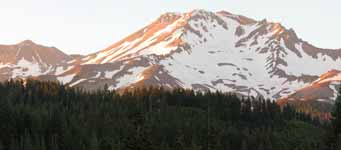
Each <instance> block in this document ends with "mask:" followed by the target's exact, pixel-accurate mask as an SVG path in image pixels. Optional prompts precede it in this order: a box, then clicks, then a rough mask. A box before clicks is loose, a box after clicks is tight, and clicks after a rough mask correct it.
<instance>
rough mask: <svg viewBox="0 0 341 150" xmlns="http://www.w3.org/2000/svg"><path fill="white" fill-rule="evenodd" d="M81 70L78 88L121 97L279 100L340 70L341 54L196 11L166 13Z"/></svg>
mask: <svg viewBox="0 0 341 150" xmlns="http://www.w3.org/2000/svg"><path fill="white" fill-rule="evenodd" d="M80 63H81V67H82V68H84V70H86V71H83V69H81V71H80V72H79V74H80V75H81V76H82V77H79V78H78V79H77V80H74V82H72V83H77V84H79V85H84V86H89V85H93V84H95V85H96V86H97V85H98V84H102V82H100V83H97V81H94V78H96V77H97V78H96V79H100V80H101V81H103V83H107V82H105V81H106V80H110V84H109V85H110V87H111V88H115V89H116V88H123V87H129V86H136V85H160V86H166V87H184V88H193V89H202V90H221V91H233V92H238V93H241V94H244V95H253V96H260V95H263V96H265V97H267V98H271V99H278V98H281V97H283V96H286V95H288V94H291V93H293V92H295V90H296V89H299V88H301V87H303V86H306V85H307V84H310V83H311V82H313V81H314V80H316V79H318V78H319V76H320V75H321V74H323V73H325V72H327V71H329V70H331V69H339V70H341V65H340V64H341V50H328V49H320V48H316V47H314V46H312V45H310V44H309V43H307V42H305V41H303V40H301V39H299V38H298V37H297V35H296V34H295V32H294V31H293V30H292V29H286V28H285V27H283V26H282V25H281V24H279V23H272V22H268V21H266V20H262V21H256V20H253V19H250V18H247V17H244V16H240V15H235V14H232V13H228V12H225V11H221V12H208V11H205V10H194V11H192V12H189V13H182V14H181V13H166V14H164V15H162V16H161V17H160V18H158V19H157V20H156V21H154V22H153V23H151V24H150V25H148V26H146V27H144V28H142V29H141V30H139V31H137V32H136V33H134V34H132V35H130V36H128V37H126V38H124V39H123V40H121V41H119V42H117V43H115V44H113V45H111V46H110V47H108V48H106V49H104V50H102V51H99V52H97V53H94V54H90V55H88V56H86V57H84V58H83V59H82V60H81V62H80ZM95 65H96V66H103V68H105V69H104V71H103V70H102V71H101V70H99V69H98V68H97V67H92V66H95ZM110 65H112V66H115V67H110ZM90 68H93V69H90ZM113 68H115V69H113ZM89 70H91V72H92V74H91V75H88V73H89ZM100 86H103V85H100Z"/></svg>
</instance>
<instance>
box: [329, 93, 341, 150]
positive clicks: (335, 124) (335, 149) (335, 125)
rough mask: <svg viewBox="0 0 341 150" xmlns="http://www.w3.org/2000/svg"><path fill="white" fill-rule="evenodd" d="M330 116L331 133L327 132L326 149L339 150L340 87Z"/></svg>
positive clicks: (340, 147) (340, 148) (340, 136)
mask: <svg viewBox="0 0 341 150" xmlns="http://www.w3.org/2000/svg"><path fill="white" fill-rule="evenodd" d="M332 116H333V118H332V131H330V132H329V134H328V135H329V136H328V137H329V138H328V139H327V143H328V149H330V150H341V87H340V90H339V94H338V96H337V98H336V100H335V105H334V111H333V112H332Z"/></svg>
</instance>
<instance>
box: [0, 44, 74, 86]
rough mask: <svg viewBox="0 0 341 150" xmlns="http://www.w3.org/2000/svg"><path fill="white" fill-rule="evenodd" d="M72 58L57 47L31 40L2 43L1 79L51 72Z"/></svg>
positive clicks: (0, 58)
mask: <svg viewBox="0 0 341 150" xmlns="http://www.w3.org/2000/svg"><path fill="white" fill-rule="evenodd" d="M70 59H71V57H70V56H68V55H66V54H64V53H63V52H62V51H60V50H58V49H57V48H55V47H46V46H42V45H38V44H35V43H34V42H32V41H30V40H25V41H22V42H20V43H18V44H15V45H0V80H7V79H9V78H27V77H35V76H39V75H44V74H49V73H51V72H53V71H54V70H55V68H56V67H57V66H62V65H63V64H67V63H66V61H67V60H70Z"/></svg>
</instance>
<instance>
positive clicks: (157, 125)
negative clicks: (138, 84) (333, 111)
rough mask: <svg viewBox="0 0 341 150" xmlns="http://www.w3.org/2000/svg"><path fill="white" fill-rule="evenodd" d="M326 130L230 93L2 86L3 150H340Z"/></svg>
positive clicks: (26, 84)
mask: <svg viewBox="0 0 341 150" xmlns="http://www.w3.org/2000/svg"><path fill="white" fill-rule="evenodd" d="M327 131H328V130H327V129H326V127H324V125H322V124H321V122H320V121H319V120H318V119H313V118H312V117H310V116H309V115H307V114H304V113H300V112H297V111H295V109H294V108H292V107H290V106H285V107H284V108H280V107H279V106H278V105H277V104H276V103H275V102H273V101H269V100H264V99H260V98H259V99H258V98H252V97H245V98H239V97H238V96H236V95H234V94H231V93H221V92H214V93H211V92H195V91H192V90H184V89H174V90H172V91H169V90H165V89H163V88H157V87H150V88H141V89H131V90H127V91H125V92H123V93H120V94H119V93H117V92H116V91H107V90H100V91H97V92H86V91H83V90H81V89H75V88H70V87H67V86H64V85H61V84H58V83H53V82H40V81H35V80H27V81H25V82H24V81H8V82H4V83H0V132H1V133H0V150H154V149H155V150H292V149H296V150H320V149H327V148H330V147H331V145H333V144H329V145H328V144H325V143H326V140H325V139H327V141H328V142H329V143H331V142H333V141H334V143H335V140H333V139H334V138H325V137H330V136H326V135H328V132H327ZM338 132H339V130H338ZM334 137H335V136H334Z"/></svg>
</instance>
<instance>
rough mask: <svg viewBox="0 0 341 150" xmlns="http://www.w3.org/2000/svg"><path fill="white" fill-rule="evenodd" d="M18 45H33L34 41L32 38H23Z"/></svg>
mask: <svg viewBox="0 0 341 150" xmlns="http://www.w3.org/2000/svg"><path fill="white" fill-rule="evenodd" d="M19 45H35V43H34V42H33V41H32V40H24V41H22V42H20V43H19Z"/></svg>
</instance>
